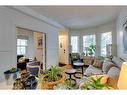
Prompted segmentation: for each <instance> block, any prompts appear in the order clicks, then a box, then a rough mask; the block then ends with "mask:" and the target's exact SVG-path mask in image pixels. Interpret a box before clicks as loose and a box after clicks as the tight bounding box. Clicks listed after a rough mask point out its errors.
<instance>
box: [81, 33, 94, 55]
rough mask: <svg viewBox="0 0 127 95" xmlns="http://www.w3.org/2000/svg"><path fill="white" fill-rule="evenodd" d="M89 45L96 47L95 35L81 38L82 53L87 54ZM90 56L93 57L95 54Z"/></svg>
mask: <svg viewBox="0 0 127 95" xmlns="http://www.w3.org/2000/svg"><path fill="white" fill-rule="evenodd" d="M90 45H96V39H95V35H85V36H83V52H84V53H85V54H87V53H88V48H89V46H90ZM92 55H95V52H93V54H92Z"/></svg>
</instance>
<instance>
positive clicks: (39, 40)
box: [37, 37, 43, 49]
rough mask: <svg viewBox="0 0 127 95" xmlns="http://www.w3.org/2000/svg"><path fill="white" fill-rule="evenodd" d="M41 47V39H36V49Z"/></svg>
mask: <svg viewBox="0 0 127 95" xmlns="http://www.w3.org/2000/svg"><path fill="white" fill-rule="evenodd" d="M42 45H43V43H42V37H38V38H37V48H38V49H42Z"/></svg>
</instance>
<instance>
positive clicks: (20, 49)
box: [17, 39, 27, 55]
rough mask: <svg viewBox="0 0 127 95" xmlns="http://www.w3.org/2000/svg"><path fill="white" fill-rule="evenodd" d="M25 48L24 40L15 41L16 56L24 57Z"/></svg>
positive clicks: (25, 41) (25, 42)
mask: <svg viewBox="0 0 127 95" xmlns="http://www.w3.org/2000/svg"><path fill="white" fill-rule="evenodd" d="M26 48H27V40H26V39H17V55H25V54H26Z"/></svg>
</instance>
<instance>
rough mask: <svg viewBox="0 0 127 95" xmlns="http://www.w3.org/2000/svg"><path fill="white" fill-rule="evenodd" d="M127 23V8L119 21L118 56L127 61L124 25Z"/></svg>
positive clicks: (122, 11)
mask: <svg viewBox="0 0 127 95" xmlns="http://www.w3.org/2000/svg"><path fill="white" fill-rule="evenodd" d="M125 21H127V8H124V9H123V10H121V13H120V15H119V17H118V19H117V47H118V48H117V55H118V56H119V57H120V58H123V59H124V60H126V61H127V54H125V53H124V51H123V31H124V30H123V24H124V22H125Z"/></svg>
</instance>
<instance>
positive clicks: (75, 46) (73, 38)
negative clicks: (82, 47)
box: [71, 36, 78, 53]
mask: <svg viewBox="0 0 127 95" xmlns="http://www.w3.org/2000/svg"><path fill="white" fill-rule="evenodd" d="M71 49H72V53H76V52H78V36H71Z"/></svg>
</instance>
